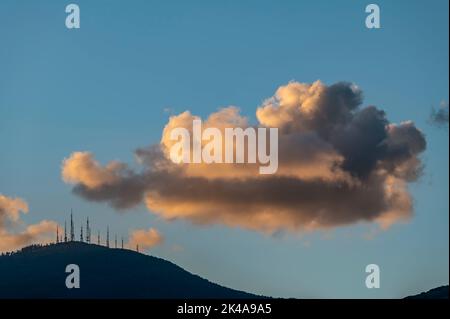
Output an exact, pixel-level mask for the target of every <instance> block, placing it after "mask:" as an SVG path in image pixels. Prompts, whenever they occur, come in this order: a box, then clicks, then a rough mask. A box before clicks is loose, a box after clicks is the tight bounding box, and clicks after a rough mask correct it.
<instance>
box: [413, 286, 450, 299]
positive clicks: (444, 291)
mask: <svg viewBox="0 0 450 319" xmlns="http://www.w3.org/2000/svg"><path fill="white" fill-rule="evenodd" d="M405 299H448V286H441V287H437V288H434V289H431V290H428V291H427V292H422V293H420V294H418V295H414V296H408V297H406V298H405Z"/></svg>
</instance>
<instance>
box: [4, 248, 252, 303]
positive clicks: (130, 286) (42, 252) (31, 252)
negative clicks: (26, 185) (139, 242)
mask: <svg viewBox="0 0 450 319" xmlns="http://www.w3.org/2000/svg"><path fill="white" fill-rule="evenodd" d="M68 264H77V265H78V266H79V267H80V288H79V289H68V288H67V287H66V285H65V281H66V277H67V276H68V275H69V274H67V273H65V269H66V266H67V265H68ZM256 297H257V296H255V295H252V294H248V293H245V292H242V291H237V290H233V289H229V288H226V287H222V286H219V285H217V284H214V283H211V282H209V281H208V280H206V279H203V278H201V277H199V276H196V275H193V274H191V273H189V272H187V271H185V270H184V269H182V268H180V267H178V266H176V265H175V264H173V263H171V262H169V261H166V260H163V259H160V258H156V257H152V256H147V255H144V254H140V253H137V252H134V251H131V250H126V249H110V248H106V247H103V246H98V245H93V244H86V243H81V242H69V243H61V244H54V245H50V246H46V247H39V248H34V249H31V248H28V249H24V250H22V251H21V252H18V253H15V254H13V255H10V256H0V298H256Z"/></svg>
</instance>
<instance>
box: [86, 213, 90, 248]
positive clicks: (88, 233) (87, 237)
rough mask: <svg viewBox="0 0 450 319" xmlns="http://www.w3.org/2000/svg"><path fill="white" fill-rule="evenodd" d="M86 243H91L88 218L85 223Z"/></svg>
mask: <svg viewBox="0 0 450 319" xmlns="http://www.w3.org/2000/svg"><path fill="white" fill-rule="evenodd" d="M86 242H87V243H88V244H90V243H91V228H90V227H89V217H88V218H87V221H86Z"/></svg>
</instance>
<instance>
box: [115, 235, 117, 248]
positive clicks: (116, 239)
mask: <svg viewBox="0 0 450 319" xmlns="http://www.w3.org/2000/svg"><path fill="white" fill-rule="evenodd" d="M114 248H117V235H114Z"/></svg>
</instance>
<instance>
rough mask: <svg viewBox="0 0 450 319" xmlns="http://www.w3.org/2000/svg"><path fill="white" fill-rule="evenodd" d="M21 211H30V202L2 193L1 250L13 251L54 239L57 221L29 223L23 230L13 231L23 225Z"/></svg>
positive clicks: (0, 210)
mask: <svg viewBox="0 0 450 319" xmlns="http://www.w3.org/2000/svg"><path fill="white" fill-rule="evenodd" d="M20 212H22V213H27V212H28V204H27V203H26V202H25V201H24V200H23V199H21V198H10V197H7V196H4V195H1V194H0V251H11V250H16V249H19V248H21V247H23V246H26V245H29V244H38V243H48V242H50V241H52V240H53V237H54V234H55V230H56V227H57V223H56V222H53V221H48V220H43V221H41V222H39V223H37V224H32V225H28V226H26V227H25V229H24V230H22V231H12V230H10V229H17V228H20V227H21V226H22V223H21V220H20Z"/></svg>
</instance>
